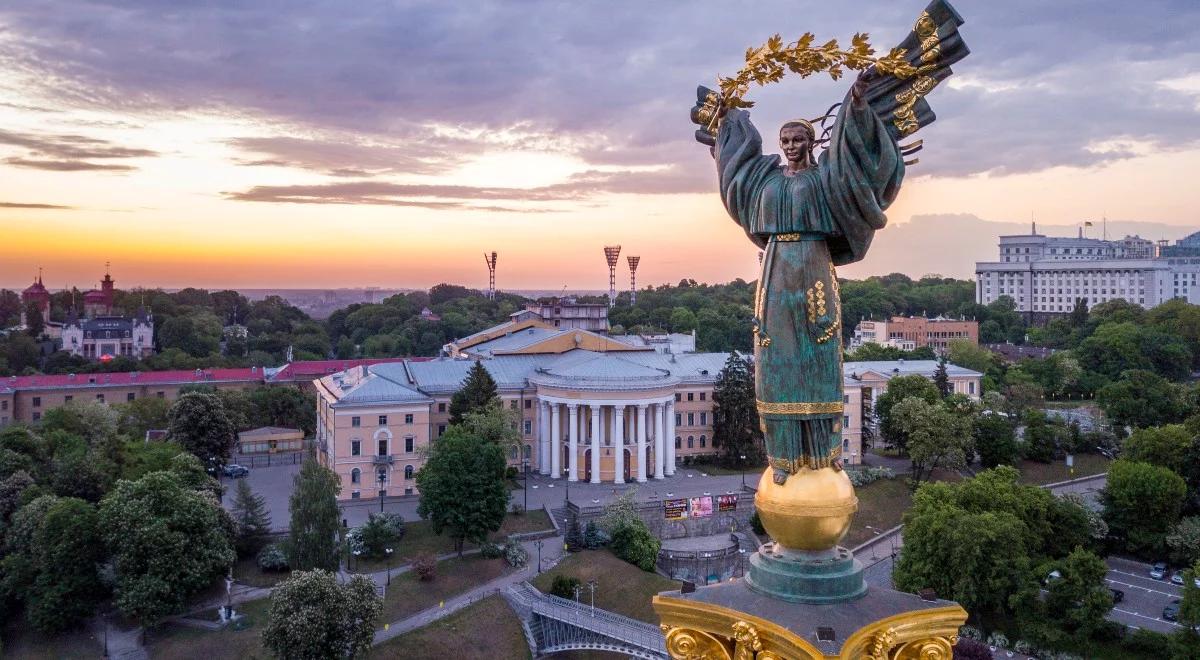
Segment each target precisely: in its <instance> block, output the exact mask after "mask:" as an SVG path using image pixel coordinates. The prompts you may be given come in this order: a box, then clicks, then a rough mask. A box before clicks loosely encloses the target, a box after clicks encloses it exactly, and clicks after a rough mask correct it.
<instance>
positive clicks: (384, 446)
mask: <svg viewBox="0 0 1200 660" xmlns="http://www.w3.org/2000/svg"><path fill="white" fill-rule="evenodd" d="M378 449H379V451H378V452H376V453H377V454H378V455H379V456H387V455H388V441H387V438H380V439H379V447H378Z"/></svg>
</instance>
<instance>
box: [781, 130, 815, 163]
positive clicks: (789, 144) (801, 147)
mask: <svg viewBox="0 0 1200 660" xmlns="http://www.w3.org/2000/svg"><path fill="white" fill-rule="evenodd" d="M779 148H780V149H783V155H784V157H785V158H787V160H788V162H789V163H804V164H807V163H808V153H809V152H810V151H812V142H810V141H809V139H808V131H806V130H804V128H803V127H801V126H785V127H784V128H782V129H780V130H779Z"/></svg>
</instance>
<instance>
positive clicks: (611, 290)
mask: <svg viewBox="0 0 1200 660" xmlns="http://www.w3.org/2000/svg"><path fill="white" fill-rule="evenodd" d="M620 256H621V246H620V245H605V246H604V258H605V259H607V260H608V306H609V307H612V306H613V305H615V304H617V258H618V257H620Z"/></svg>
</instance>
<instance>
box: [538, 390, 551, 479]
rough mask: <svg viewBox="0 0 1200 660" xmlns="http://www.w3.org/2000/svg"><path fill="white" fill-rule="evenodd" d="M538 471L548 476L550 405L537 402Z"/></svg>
mask: <svg viewBox="0 0 1200 660" xmlns="http://www.w3.org/2000/svg"><path fill="white" fill-rule="evenodd" d="M538 471H539V472H541V473H542V474H544V475H549V474H550V404H549V403H546V402H545V401H538Z"/></svg>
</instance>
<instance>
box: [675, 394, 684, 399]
mask: <svg viewBox="0 0 1200 660" xmlns="http://www.w3.org/2000/svg"><path fill="white" fill-rule="evenodd" d="M675 400H676V401H683V395H682V394H680V393H679V392H676V393H675Z"/></svg>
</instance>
